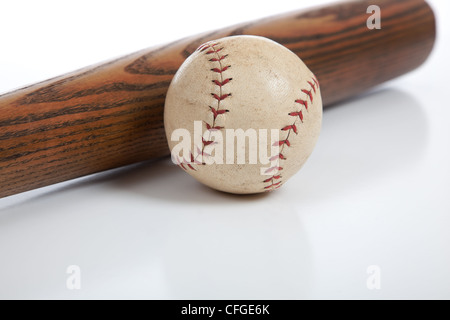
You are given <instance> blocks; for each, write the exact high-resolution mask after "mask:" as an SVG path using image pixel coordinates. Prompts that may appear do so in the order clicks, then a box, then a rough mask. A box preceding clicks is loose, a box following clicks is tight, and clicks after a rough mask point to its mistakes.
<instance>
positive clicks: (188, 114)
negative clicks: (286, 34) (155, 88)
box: [164, 36, 322, 194]
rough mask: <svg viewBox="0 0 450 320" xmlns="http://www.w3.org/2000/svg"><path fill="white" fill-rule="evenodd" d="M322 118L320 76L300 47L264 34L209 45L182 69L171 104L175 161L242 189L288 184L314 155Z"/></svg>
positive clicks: (215, 183) (218, 185)
mask: <svg viewBox="0 0 450 320" xmlns="http://www.w3.org/2000/svg"><path fill="white" fill-rule="evenodd" d="M321 123H322V99H321V96H320V88H319V82H318V80H317V78H316V77H315V76H314V74H313V73H312V72H311V71H310V70H309V69H308V67H306V65H305V64H304V63H303V61H301V60H300V58H298V56H297V55H295V54H294V53H293V52H292V51H290V50H288V49H287V48H286V47H284V46H282V45H280V44H278V43H276V42H274V41H272V40H269V39H266V38H263V37H256V36H232V37H226V38H222V39H218V40H215V41H210V42H207V43H205V44H203V45H201V46H200V47H199V48H198V49H197V50H196V51H195V52H194V53H192V55H191V56H189V57H188V58H187V59H186V61H185V62H184V63H183V65H182V66H181V67H180V69H179V70H178V71H177V73H176V74H175V76H174V78H173V80H172V82H171V84H170V87H169V91H168V93H167V97H166V102H165V109H164V125H165V130H166V135H167V139H168V143H169V148H170V150H171V151H172V160H173V161H174V162H175V163H176V164H178V165H179V166H180V167H181V168H182V169H184V170H185V171H186V172H187V173H189V174H190V175H192V176H193V177H194V178H196V179H197V180H198V181H200V182H201V183H203V184H205V185H207V186H209V187H211V188H214V189H217V190H221V191H225V192H230V193H237V194H246V193H260V192H266V191H273V190H275V189H278V188H279V187H280V186H281V185H283V184H284V183H285V182H286V181H287V180H288V179H289V178H290V177H291V176H293V175H294V174H295V173H296V172H297V171H298V170H299V169H300V168H301V167H302V166H303V164H304V163H305V162H306V160H307V159H308V157H309V156H310V154H311V153H312V151H313V148H314V146H315V144H316V141H317V139H318V137H319V132H320V128H321Z"/></svg>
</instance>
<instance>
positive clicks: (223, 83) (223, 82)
mask: <svg viewBox="0 0 450 320" xmlns="http://www.w3.org/2000/svg"><path fill="white" fill-rule="evenodd" d="M231 80H233V78H228V79H225V80H223V81H219V80H213V81H212V82H214V83H215V84H216V85H217V86H219V87H223V86H224V85H226V84H227V83H228V82H230V81H231Z"/></svg>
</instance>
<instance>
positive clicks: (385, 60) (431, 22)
mask: <svg viewBox="0 0 450 320" xmlns="http://www.w3.org/2000/svg"><path fill="white" fill-rule="evenodd" d="M369 5H378V6H379V7H380V8H381V29H374V30H370V29H369V28H368V27H367V24H366V21H367V19H368V18H369V16H370V14H368V13H367V12H366V11H367V8H368V7H369ZM244 34H245V35H259V36H264V37H267V38H270V39H272V40H275V41H276V42H279V43H281V44H283V45H285V46H286V47H287V48H289V49H290V50H292V51H293V52H295V53H296V54H297V55H299V56H300V58H301V59H302V60H303V61H304V62H305V63H306V65H307V66H308V67H309V68H310V69H311V70H312V71H313V72H314V73H315V74H316V76H317V78H318V80H319V81H320V83H321V90H322V95H323V101H324V106H329V105H331V104H334V103H336V102H339V101H341V100H343V99H346V98H348V97H351V96H353V95H356V94H358V93H361V92H363V91H365V90H367V89H369V88H372V87H374V86H376V85H378V84H380V83H382V82H385V81H387V80H390V79H393V78H395V77H397V76H400V75H402V74H404V73H406V72H409V71H411V70H413V69H415V68H416V67H418V66H420V65H421V64H422V63H423V62H424V61H425V60H426V58H427V57H428V55H429V53H430V52H431V50H432V47H433V44H434V40H435V19H434V15H433V12H432V10H431V8H430V7H429V5H428V4H427V3H426V2H425V1H423V0H368V1H365V0H358V1H348V2H339V3H335V4H331V5H328V6H324V7H318V8H313V9H309V10H302V11H298V12H291V13H287V14H282V15H277V16H274V17H270V18H266V19H261V20H258V21H253V22H249V23H243V24H240V25H237V26H232V27H229V28H226V29H222V30H217V31H213V32H208V33H204V34H201V35H197V36H193V37H190V38H186V39H182V40H180V41H176V42H173V43H169V44H166V45H162V46H158V47H153V48H149V49H145V50H142V51H139V52H136V53H133V54H130V55H127V56H124V57H121V58H118V59H115V60H112V61H109V62H106V63H102V64H98V65H94V66H90V67H87V68H84V69H81V70H78V71H75V72H72V73H69V74H65V75H62V76H59V77H56V78H53V79H50V80H46V81H43V82H40V83H37V84H33V85H31V86H27V87H24V88H21V89H19V90H16V91H13V92H10V93H7V94H4V95H1V96H0V197H5V196H9V195H13V194H16V193H20V192H24V191H27V190H31V189H35V188H39V187H43V186H47V185H50V184H54V183H57V182H61V181H65V180H69V179H73V178H77V177H81V176H84V175H88V174H92V173H95V172H100V171H103V170H107V169H112V168H116V167H120V166H124V165H127V164H131V163H135V162H140V161H143V160H147V159H152V158H158V157H163V156H166V155H168V154H169V149H168V146H167V142H166V137H165V133H164V127H163V108H164V98H165V94H166V91H167V89H168V86H169V84H170V81H171V79H172V77H173V75H174V74H175V72H176V71H177V68H178V67H179V66H180V65H181V63H182V62H183V61H184V59H185V58H186V57H188V56H189V54H190V53H192V52H193V51H194V50H195V49H196V48H197V47H198V46H199V45H200V44H202V43H203V42H206V41H208V40H213V39H217V38H221V37H224V36H230V35H244Z"/></svg>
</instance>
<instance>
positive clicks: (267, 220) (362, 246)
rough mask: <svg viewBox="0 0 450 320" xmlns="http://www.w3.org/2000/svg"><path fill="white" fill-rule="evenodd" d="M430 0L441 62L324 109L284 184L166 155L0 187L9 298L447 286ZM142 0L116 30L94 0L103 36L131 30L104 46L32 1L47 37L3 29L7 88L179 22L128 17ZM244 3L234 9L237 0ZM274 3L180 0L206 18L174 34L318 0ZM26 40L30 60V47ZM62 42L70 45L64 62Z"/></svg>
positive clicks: (448, 155) (448, 126)
mask: <svg viewBox="0 0 450 320" xmlns="http://www.w3.org/2000/svg"><path fill="white" fill-rule="evenodd" d="M322 2H325V1H322ZM430 2H431V3H432V4H433V5H434V6H435V8H436V9H439V10H436V14H437V15H438V18H441V19H439V23H440V25H439V31H440V32H439V41H438V43H437V45H436V48H435V51H434V53H433V54H432V56H431V58H430V60H429V61H428V62H427V63H426V64H425V65H424V66H423V67H421V68H420V69H418V70H416V71H415V72H413V73H410V74H409V75H407V76H404V77H402V78H400V79H397V80H394V81H391V82H389V83H387V84H385V85H384V86H382V87H381V88H377V89H376V90H374V91H372V92H370V93H368V94H365V95H363V96H360V97H357V98H355V99H353V100H351V101H347V102H345V103H341V104H339V105H338V106H335V107H332V108H330V109H327V110H326V111H325V112H324V121H323V131H322V134H321V137H320V139H319V142H318V145H317V147H316V149H315V151H314V152H313V155H312V156H311V158H310V159H309V161H308V162H307V164H306V165H305V167H304V168H303V169H302V170H301V171H300V172H299V173H298V174H297V175H296V176H295V177H294V178H292V179H291V180H290V181H289V182H288V183H286V185H285V186H284V187H283V188H281V189H280V190H278V191H277V192H274V193H271V194H265V195H256V196H232V195H227V194H224V193H220V192H216V191H213V190H210V189H208V188H207V187H203V186H202V185H200V184H198V183H197V182H196V181H195V180H193V179H192V178H191V177H190V176H189V175H187V174H185V173H184V172H183V171H182V170H180V169H179V168H177V167H175V166H174V165H172V164H171V163H170V161H169V160H162V161H156V162H150V163H145V164H138V165H133V166H130V167H127V168H122V169H118V170H113V171H110V172H106V173H101V174H97V175H93V176H90V177H86V178H81V179H77V180H75V181H70V182H66V183H62V184H59V185H56V186H51V187H46V188H43V189H40V190H35V191H32V192H27V193H24V194H20V195H16V196H12V197H8V198H4V199H0V298H44V299H45V298H62V299H78V298H148V299H154V298H158V299H164V298H187V299H189V298H193V299H197V298H202V299H215V298H234V299H240V298H248V299H259V298H261V299H272V298H274V299H279V298H287V299H299V298H307V299H309V298H338V299H346V298H357V299H392V298H407V299H408V298H409V299H417V298H427V299H432V298H441V299H442V298H446V299H449V298H450V274H449V270H450V252H449V248H448V245H449V244H450V232H449V230H450V199H449V193H450V192H449V191H450V170H449V166H450V120H449V119H450V105H449V99H448V94H449V92H448V79H447V77H446V75H447V74H448V71H449V66H450V64H449V62H448V57H450V47H449V43H448V41H449V35H448V33H449V32H450V22H447V21H446V20H445V18H446V17H445V16H444V15H443V13H444V12H448V10H449V9H450V8H449V6H450V5H449V3H448V2H446V1H439V0H434V1H430ZM77 3H78V2H77ZM143 3H144V2H133V1H131V2H130V7H129V8H128V9H125V8H119V7H113V8H112V9H111V10H112V12H113V16H114V14H117V15H119V14H123V17H125V18H127V19H129V20H130V21H128V22H130V23H129V24H128V23H127V20H126V19H125V20H121V21H120V22H121V23H122V25H121V28H119V27H118V26H116V25H115V24H114V21H116V20H114V19H113V18H111V17H103V16H102V15H101V14H100V12H101V11H100V10H101V6H99V7H98V8H97V7H94V8H93V9H92V10H94V12H90V13H88V15H89V17H90V18H89V19H87V22H86V24H87V26H88V27H89V26H90V24H94V18H95V19H97V20H96V25H98V26H101V27H99V28H100V30H102V31H103V32H104V33H105V34H106V35H105V38H103V41H106V42H108V39H115V41H119V42H120V41H122V40H121V39H125V40H123V41H124V44H123V45H122V46H119V45H117V44H111V43H109V42H108V43H109V46H106V47H102V46H101V45H98V47H95V46H96V45H95V43H94V41H93V40H92V39H93V38H92V39H91V37H93V36H91V35H90V34H89V30H88V27H85V28H84V27H82V28H81V29H80V30H79V31H78V32H80V33H81V34H80V35H78V37H77V38H75V39H72V40H71V41H72V42H71V43H72V47H71V48H68V47H67V46H66V47H64V46H63V48H60V47H58V46H57V45H55V44H53V46H54V47H52V46H51V45H49V44H50V43H51V42H52V41H50V38H51V37H53V36H60V37H62V36H63V31H61V30H59V31H58V32H59V34H57V35H53V36H52V35H51V34H49V33H48V30H47V29H49V28H50V26H51V24H50V23H48V22H45V23H44V22H43V23H42V24H40V23H39V20H38V19H37V18H35V17H34V18H33V17H32V16H31V15H30V19H31V20H30V21H28V22H27V23H29V24H35V25H33V30H32V31H30V32H31V33H33V34H35V33H36V34H39V32H41V33H42V36H41V37H42V39H41V41H42V42H43V43H44V44H45V45H40V44H39V41H37V40H36V39H35V38H32V39H31V40H30V41H31V43H32V44H33V45H34V47H33V46H31V45H30V46H28V48H27V46H26V40H25V39H21V35H22V34H25V31H24V30H23V29H24V28H25V27H24V26H19V25H17V26H16V28H15V29H12V30H11V31H9V33H8V37H7V41H6V42H5V41H2V43H3V45H6V46H7V47H8V48H7V49H5V50H1V51H0V70H1V71H2V72H1V73H0V91H7V90H10V89H12V88H14V87H17V86H21V85H25V84H27V83H30V82H33V81H36V80H42V79H43V78H46V77H50V76H54V75H57V74H59V73H61V72H65V71H69V70H71V69H74V68H78V67H81V66H83V65H85V64H89V63H93V62H97V61H98V60H102V59H106V58H110V57H111V56H114V55H119V54H122V53H127V52H130V51H133V50H136V49H139V48H142V47H146V46H149V45H152V44H157V43H160V42H164V39H163V35H164V33H162V31H161V30H165V28H164V27H162V26H163V25H164V26H166V25H169V24H171V22H170V21H167V17H168V16H169V15H168V13H169V12H170V10H171V9H170V8H171V6H172V7H173V5H174V4H173V3H172V2H168V3H160V4H159V5H160V6H161V7H159V8H152V7H150V5H149V3H148V2H147V7H146V8H145V10H147V12H150V11H152V12H153V14H151V15H150V17H149V18H148V19H149V21H147V25H148V31H146V32H143V31H142V27H143V26H144V25H145V24H144V23H143V22H142V21H141V22H139V21H134V22H133V19H132V18H131V13H132V12H136V10H134V11H133V10H132V8H133V6H135V7H136V6H139V5H143ZM232 4H233V5H234V6H235V7H237V6H238V2H236V3H234V2H232ZM180 5H181V4H180ZM233 5H230V7H228V8H225V9H224V10H225V11H224V12H225V13H227V12H228V13H229V14H230V15H231V13H232V12H236V11H233V10H234V9H235V7H233ZM276 5H277V6H278V7H277V8H278V9H279V10H275V9H274V8H273V7H264V6H262V7H260V8H257V9H256V12H255V11H251V12H249V11H248V10H247V11H246V12H241V11H237V12H238V14H235V15H233V16H232V17H231V18H230V21H225V20H221V21H217V20H212V19H211V18H210V17H208V15H205V12H206V11H207V10H206V9H204V8H203V7H201V5H200V2H199V4H195V6H196V8H198V10H193V13H192V17H189V19H187V18H186V15H184V16H183V15H181V13H182V12H178V16H176V17H174V18H173V19H178V21H180V19H186V21H187V22H192V21H194V22H195V23H190V24H189V27H186V28H184V29H185V30H182V31H180V30H178V29H176V28H175V27H174V26H168V27H167V31H166V32H167V34H168V35H167V37H169V39H166V40H171V39H176V38H178V37H179V36H183V35H185V34H184V33H183V32H185V33H186V35H187V34H191V33H195V32H198V31H202V30H205V28H206V29H214V28H215V27H220V26H222V25H228V24H230V23H235V22H239V21H246V20H249V19H253V18H254V17H260V16H266V15H270V14H271V13H273V12H274V11H277V12H283V11H289V10H292V9H296V8H301V7H306V6H308V2H307V1H291V2H288V1H286V2H281V4H278V3H277V4H276ZM1 6H5V4H2V5H1ZM1 6H0V7H1ZM6 6H8V5H6ZM9 6H10V8H7V9H8V10H10V12H12V13H11V16H14V14H18V12H19V11H18V10H19V8H18V6H17V5H15V4H10V5H9ZM104 6H107V5H106V4H105V3H104ZM197 6H198V7H197ZM241 6H242V5H241ZM272 6H275V4H272ZM0 9H5V8H0ZM134 9H135V8H134ZM14 10H15V11H14ZM38 10H42V12H41V13H42V15H41V19H42V21H48V19H50V18H51V16H59V15H60V14H61V12H62V11H61V10H62V8H55V7H53V6H52V5H51V4H50V3H47V2H43V4H42V7H40V8H39V9H38ZM52 10H53V11H52ZM66 10H67V9H66ZM79 10H80V12H81V11H82V10H81V9H79ZM95 10H98V12H97V14H95V13H96V12H95ZM122 10H124V12H122ZM145 10H144V9H143V10H142V11H144V12H145ZM155 10H160V12H161V14H158V15H155V14H154V12H155ZM2 11H3V10H2ZM244 11H245V10H244ZM49 12H53V14H51V13H49ZM139 12H140V10H138V13H137V14H138V15H142V14H141V13H139ZM67 15H68V17H67V19H68V20H69V22H70V21H72V20H74V21H75V20H77V14H76V13H72V14H71V13H70V12H67ZM205 16H206V17H205ZM441 16H442V17H441ZM164 17H166V18H164ZM46 18H48V19H47V20H46ZM142 18H143V17H142ZM150 18H151V20H152V21H150ZM58 19H59V20H61V21H60V22H63V20H62V18H61V17H60V18H58ZM201 19H203V20H202V21H200V20H201ZM6 23H7V22H0V27H1V28H2V29H4V28H5V24H6ZM68 25H69V23H68ZM158 25H159V29H156V30H159V31H157V32H156V31H155V30H153V31H152V26H154V28H156V26H158ZM205 26H206V27H205ZM108 27H110V28H111V30H112V31H111V33H108V32H109V31H108V30H110V29H108ZM67 28H69V29H68V31H67V32H68V34H69V35H70V34H71V33H75V30H72V29H71V28H73V27H69V26H68V27H67ZM116 28H117V30H116ZM154 28H153V29H154ZM28 29H29V28H28ZM119 30H121V31H120V32H119ZM127 31H129V32H130V33H127ZM132 31H134V33H133V32H132ZM98 32H100V31H98ZM114 32H116V34H115V35H114V34H113V33H114ZM129 34H132V35H133V37H134V38H133V39H134V40H130V39H129ZM144 34H146V37H147V39H143V37H144ZM83 35H84V36H85V37H86V38H87V40H86V39H83ZM127 37H128V38H127ZM105 39H106V40H105ZM61 41H62V43H63V45H64V44H66V40H64V37H63V40H61ZM84 41H86V42H87V43H88V44H89V45H90V47H85V46H84ZM90 41H92V42H90ZM133 41H134V42H133ZM47 42H48V43H47ZM111 42H112V41H111ZM67 43H69V42H67ZM92 46H94V47H95V48H92ZM2 49H3V48H2ZM69 49H70V50H69ZM25 50H27V52H28V53H27V54H28V56H29V57H30V59H32V60H35V61H28V60H26V59H24V56H22V55H23V54H24V51H25ZM53 50H56V51H57V50H60V53H61V54H67V56H64V59H58V60H57V61H55V60H54V57H53V56H52V55H53V53H54V52H53ZM64 50H67V52H64ZM74 50H75V51H74ZM85 50H86V51H91V52H92V53H93V55H97V56H96V57H94V58H95V60H92V61H89V59H94V58H92V57H90V56H89V55H88V54H86V55H84V54H82V53H81V52H82V51H83V52H84V51H85ZM108 50H109V51H108ZM108 52H109V53H108ZM111 52H113V54H111ZM78 53H80V54H78ZM69 54H70V55H69ZM52 57H53V59H52ZM53 62H54V63H53ZM13 66H15V68H13ZM45 66H49V68H45ZM66 67H72V68H69V69H67V70H66V69H64V68H66ZM33 68H34V69H33ZM70 265H78V266H79V267H80V268H81V290H68V289H67V287H66V280H67V278H68V277H69V275H68V274H67V273H66V269H67V267H68V266H70ZM372 265H375V266H378V267H379V270H380V275H381V277H380V282H381V289H380V290H369V289H368V288H367V284H366V283H367V279H368V277H369V275H368V274H367V268H368V267H369V266H372Z"/></svg>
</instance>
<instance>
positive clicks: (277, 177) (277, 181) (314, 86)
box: [263, 76, 319, 191]
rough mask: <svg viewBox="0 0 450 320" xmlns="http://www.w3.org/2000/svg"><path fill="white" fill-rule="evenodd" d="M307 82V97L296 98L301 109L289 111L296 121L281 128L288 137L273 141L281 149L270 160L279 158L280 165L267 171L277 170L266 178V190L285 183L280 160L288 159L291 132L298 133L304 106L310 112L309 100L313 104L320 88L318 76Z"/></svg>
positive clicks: (302, 90)
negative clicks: (298, 124)
mask: <svg viewBox="0 0 450 320" xmlns="http://www.w3.org/2000/svg"><path fill="white" fill-rule="evenodd" d="M307 83H308V85H309V88H310V89H309V90H308V89H306V88H303V89H301V92H302V93H303V94H305V95H306V96H305V98H304V99H300V98H299V99H296V100H295V103H297V104H299V105H300V109H297V110H296V111H293V112H289V113H288V115H289V116H291V117H295V120H294V122H293V123H292V124H289V125H286V126H284V127H283V128H281V129H280V130H281V131H286V137H285V138H284V139H282V140H279V141H276V142H274V143H273V145H274V146H279V147H280V151H279V153H278V154H277V155H274V156H272V157H271V158H270V159H269V160H270V161H274V160H277V159H278V162H277V164H278V165H277V166H273V167H270V168H268V169H267V170H266V171H265V173H270V172H272V171H276V172H277V173H276V174H273V175H272V176H271V177H270V178H268V179H265V180H264V181H263V183H265V184H266V183H270V184H268V185H266V186H265V187H264V189H265V191H272V190H275V189H278V188H279V187H281V185H282V184H283V180H282V178H283V177H282V175H281V174H278V172H279V171H282V170H283V166H282V165H281V164H280V161H286V159H287V158H286V156H285V153H284V149H285V148H286V147H287V148H289V147H290V146H291V143H290V141H289V137H290V135H291V132H294V133H295V134H298V128H297V121H298V120H300V122H301V123H303V108H304V110H305V111H306V112H308V100H309V102H310V103H311V105H312V103H313V101H314V96H315V93H316V92H317V90H318V89H319V82H318V81H317V79H316V77H314V76H312V78H311V80H308V81H307Z"/></svg>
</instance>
